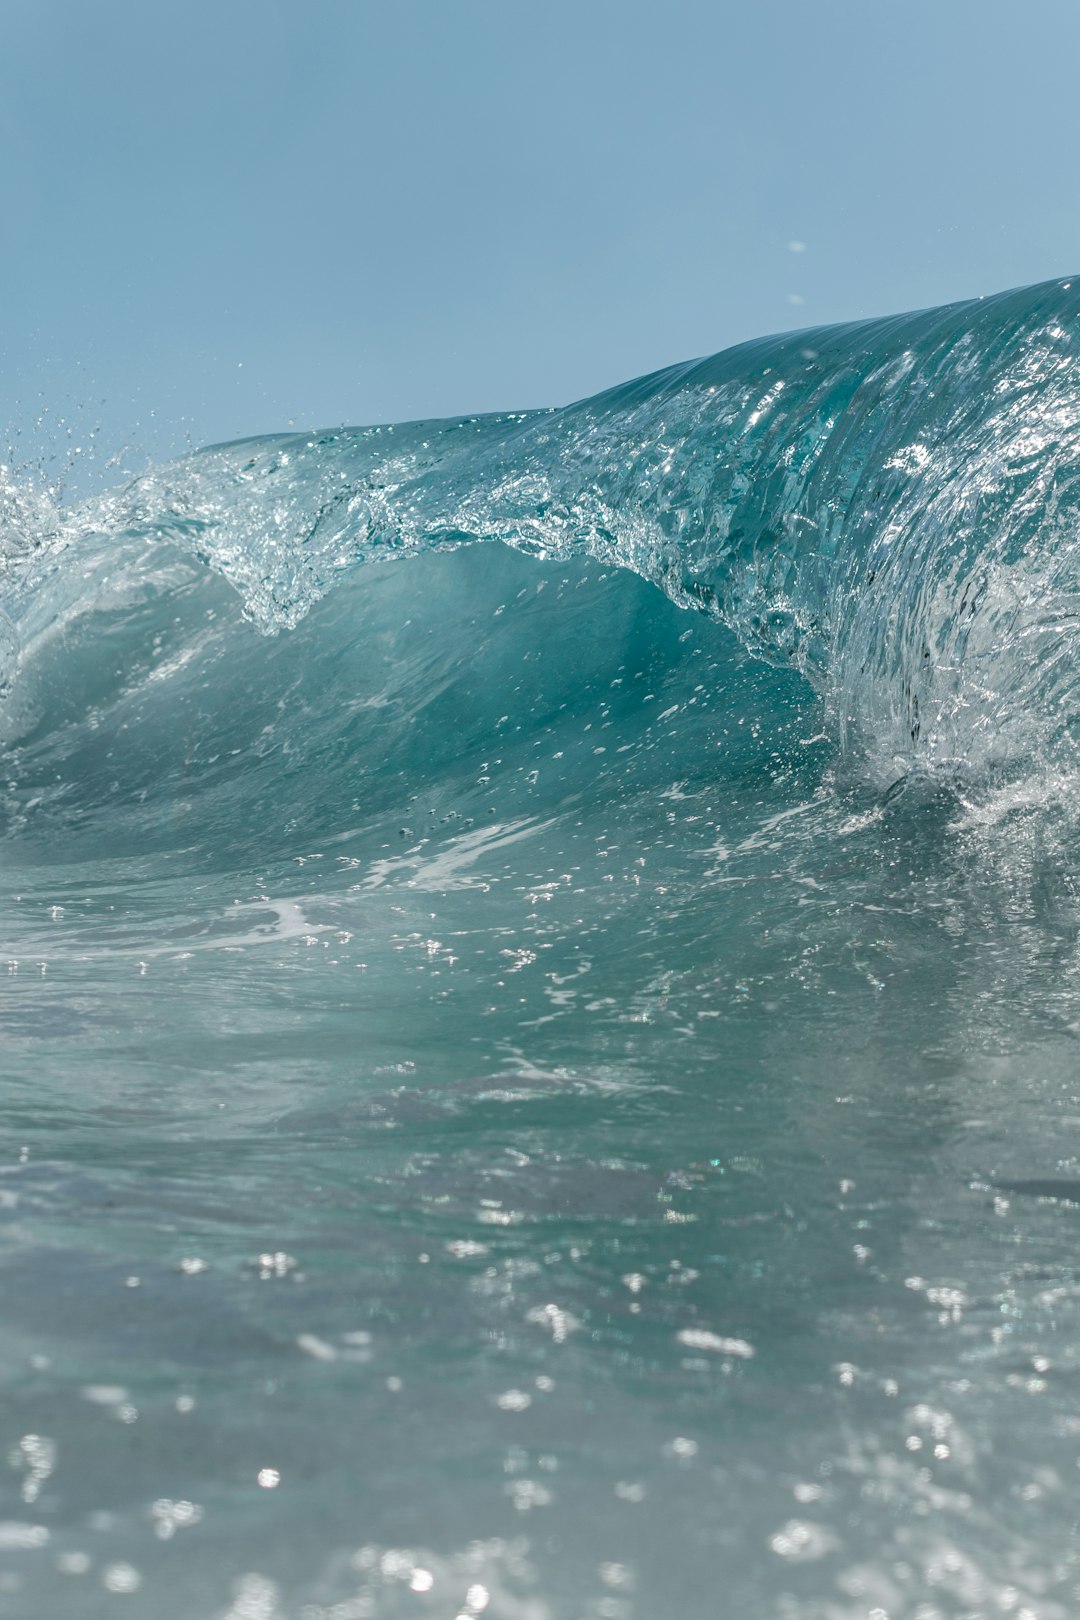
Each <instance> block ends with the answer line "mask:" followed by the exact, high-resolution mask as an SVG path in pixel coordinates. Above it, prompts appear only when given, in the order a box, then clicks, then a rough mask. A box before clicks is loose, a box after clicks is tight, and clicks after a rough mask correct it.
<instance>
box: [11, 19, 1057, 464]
mask: <svg viewBox="0 0 1080 1620" xmlns="http://www.w3.org/2000/svg"><path fill="white" fill-rule="evenodd" d="M0 28H2V38H3V49H2V51H0V150H2V151H3V154H4V164H3V187H4V191H3V203H2V205H0V435H2V436H0V459H8V460H15V461H20V460H21V461H23V462H31V463H32V462H34V460H35V458H36V459H37V460H38V461H40V462H42V464H43V465H44V464H45V463H46V462H48V459H49V458H50V457H52V458H54V459H53V461H52V462H51V463H49V465H50V467H51V469H52V472H51V474H50V476H51V475H52V474H53V473H55V470H56V467H57V466H58V465H59V464H60V463H62V462H64V461H65V460H75V459H76V458H75V450H76V449H77V450H78V452H79V454H80V455H82V456H83V457H84V461H85V463H87V464H88V463H89V462H90V461H91V458H92V457H96V460H95V461H94V470H93V473H92V474H87V475H86V476H88V477H91V476H92V477H96V478H98V479H99V480H101V481H108V478H109V477H110V476H111V477H113V478H114V479H115V477H117V476H118V473H117V472H115V471H113V470H112V469H111V468H109V467H108V465H107V463H108V462H109V458H110V456H111V455H112V454H113V453H114V452H115V453H116V455H117V466H122V468H123V469H126V468H127V467H128V464H129V463H131V462H133V461H138V460H139V459H140V458H141V460H142V462H145V460H146V459H147V458H150V457H156V456H161V455H165V454H171V453H176V452H178V451H182V450H183V449H184V448H185V446H186V445H189V444H199V443H204V442H211V441H215V440H221V439H227V438H235V437H240V436H245V435H248V434H256V433H265V432H271V431H275V430H278V429H284V428H287V427H288V426H289V425H290V424H293V425H295V426H297V427H301V428H306V427H311V426H334V425H337V424H340V423H343V422H348V423H364V422H381V421H401V420H409V419H415V418H419V417H430V416H444V415H452V414H459V413H464V414H468V413H472V412H479V411H486V410H497V409H504V408H505V409H510V408H521V407H525V406H534V405H546V404H561V403H564V402H567V401H569V400H572V399H575V398H580V397H582V396H584V395H586V394H589V393H592V392H595V391H596V390H598V389H600V388H603V387H606V386H608V385H610V384H613V383H615V382H619V381H622V380H625V379H627V378H629V377H632V376H635V375H639V374H641V373H643V372H647V371H649V370H652V369H655V368H656V367H659V366H662V365H666V364H668V363H670V362H672V361H676V360H680V359H685V358H688V357H690V356H693V355H699V354H706V353H711V352H713V351H715V350H718V349H721V348H724V347H726V346H727V345H729V344H731V343H735V342H738V341H740V340H742V339H744V338H748V337H753V336H757V335H760V334H762V333H766V332H773V331H780V330H783V329H785V328H791V327H803V326H810V325H816V324H819V323H823V322H830V321H839V320H848V319H852V318H857V317H860V316H864V315H874V314H882V313H887V312H889V311H895V310H900V309H909V308H920V307H923V306H926V305H930V304H936V303H942V302H946V301H949V300H952V299H958V298H964V297H971V296H974V295H977V294H979V293H983V292H993V291H997V290H1000V289H1001V288H1004V287H1008V286H1015V285H1019V284H1021V283H1025V282H1033V281H1040V280H1044V279H1047V278H1049V277H1051V276H1058V275H1064V274H1069V273H1072V272H1076V271H1078V270H1080V241H1078V236H1080V208H1078V203H1080V163H1078V161H1077V141H1076V132H1075V125H1076V89H1075V74H1076V63H1077V60H1078V59H1080V5H1078V4H1077V3H1076V0H1023V3H1021V0H814V3H809V0H664V3H663V4H660V3H658V0H657V3H654V0H303V3H299V0H213V3H208V0H184V4H182V5H177V4H170V3H167V0H152V3H151V0H93V4H88V3H86V0H0ZM95 430H97V431H96V435H95ZM5 446H9V447H10V455H7V456H5V450H4V447H5ZM76 481H77V480H76Z"/></svg>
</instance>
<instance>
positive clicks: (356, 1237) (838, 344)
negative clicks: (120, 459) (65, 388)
mask: <svg viewBox="0 0 1080 1620" xmlns="http://www.w3.org/2000/svg"><path fill="white" fill-rule="evenodd" d="M1078 317H1080V296H1078V289H1077V288H1075V287H1074V286H1073V285H1072V284H1070V283H1067V282H1054V283H1048V284H1046V285H1045V286H1042V287H1037V288H1034V289H1028V290H1026V291H1024V292H1021V293H1013V294H1008V295H1005V296H1003V297H1001V298H996V299H986V300H982V301H980V302H978V303H974V304H967V305H962V306H955V307H953V308H951V309H948V310H943V311H933V312H930V313H924V314H920V315H915V316H909V317H904V318H902V319H894V320H889V321H882V322H871V323H862V324H860V325H857V326H852V327H845V328H840V329H833V330H830V331H822V332H810V333H802V334H796V335H793V336H792V335H789V336H787V337H784V338H778V339H769V340H764V341H762V342H760V343H755V344H749V345H744V346H743V347H742V348H740V349H737V350H734V351H731V352H729V353H727V354H725V355H721V356H719V357H717V358H715V359H712V360H708V361H702V362H696V363H694V364H692V365H688V366H682V367H675V368H673V369H672V370H670V371H668V372H663V373H660V374H658V375H657V376H655V377H651V378H646V379H644V380H642V381H639V382H636V383H632V384H629V385H627V386H626V387H624V388H620V389H616V390H613V391H612V392H611V393H609V394H606V395H602V396H599V397H598V398H596V399H594V400H589V401H586V402H584V403H582V404H579V405H576V406H573V407H570V408H568V409H565V410H559V411H552V412H529V413H519V414H511V415H507V416H500V417H485V418H477V419H468V420H464V421H460V422H439V423H424V424H413V425H409V426H406V427H401V428H384V429H365V430H360V429H358V430H349V431H339V432H332V433H326V434H321V435H312V434H307V435H304V434H302V435H288V436H283V437H280V438H272V439H261V440H254V441H249V442H245V443H242V444H237V445H227V446H223V447H218V448H213V449H210V450H207V451H203V452H200V453H199V454H197V455H194V456H191V457H189V458H187V459H185V460H183V461H180V462H177V463H173V464H171V465H169V466H166V467H163V468H159V469H156V470H155V471H153V472H151V473H150V474H148V475H146V476H145V477H143V478H141V479H139V480H137V481H135V482H134V483H132V484H130V485H129V486H128V487H126V488H124V489H122V490H119V491H113V492H110V493H108V494H106V495H99V496H95V497H93V498H90V499H88V500H86V501H84V502H83V503H82V504H81V505H79V506H75V507H66V508H61V507H58V506H56V505H55V504H54V503H53V502H52V501H51V500H50V499H48V497H47V496H46V495H44V494H42V493H41V492H40V491H36V490H34V489H32V488H31V487H29V486H26V485H23V484H20V483H19V482H18V481H17V480H15V479H14V478H10V477H9V478H8V480H7V482H6V483H5V484H4V485H3V493H2V497H0V500H2V513H3V518H2V521H3V532H4V551H5V563H4V568H5V590H4V607H5V613H4V618H3V621H2V637H0V639H2V641H3V645H4V695H3V701H2V708H0V726H2V732H3V749H4V761H3V764H4V768H3V772H2V773H0V776H2V780H0V838H2V845H0V848H2V865H0V907H2V920H3V940H2V951H0V969H2V972H0V1027H2V1043H0V1063H2V1067H3V1077H4V1087H3V1099H4V1145H3V1150H2V1163H0V1218H2V1221H3V1251H2V1252H3V1270H2V1272H0V1277H2V1283H3V1304H4V1309H3V1315H2V1318H0V1370H2V1375H3V1398H2V1407H0V1410H2V1421H3V1437H2V1438H3V1456H4V1457H5V1458H6V1464H5V1465H4V1470H3V1476H2V1478H3V1492H4V1502H3V1504H2V1506H0V1614H2V1615H3V1616H5V1617H7V1616H10V1617H12V1620H15V1617H18V1620H22V1617H24V1616H35V1617H36V1616H69V1615H70V1616H73V1617H75V1616H78V1617H80V1620H96V1617H98V1616H102V1617H105V1616H110V1617H111V1616H113V1615H126V1616H130V1617H132V1620H226V1617H227V1620H354V1617H355V1620H365V1617H376V1620H381V1617H383V1616H386V1617H395V1620H396V1617H398V1616H413V1615H415V1616H418V1617H422V1616H432V1617H435V1616H437V1617H439V1620H442V1617H447V1620H454V1617H455V1616H461V1615H465V1616H479V1615H481V1614H483V1615H486V1616H494V1617H498V1620H639V1617H640V1620H645V1617H650V1620H651V1617H653V1616H658V1615H665V1616H667V1615H677V1616H680V1617H682V1616H685V1617H688V1620H697V1617H698V1616H701V1617H706V1616H710V1617H711V1616H714V1615H721V1616H725V1617H726V1616H732V1617H736V1620H743V1617H746V1620H766V1617H769V1620H771V1617H774V1616H775V1617H777V1620H882V1617H885V1620H944V1617H949V1620H953V1617H956V1620H959V1617H961V1616H964V1617H968V1620H973V1617H980V1620H982V1617H989V1616H998V1615H1011V1616H1016V1617H1024V1620H1031V1617H1032V1616H1034V1617H1036V1620H1067V1617H1068V1616H1071V1615H1073V1614H1075V1613H1076V1612H1077V1610H1078V1608H1080V1543H1078V1534H1077V1529H1076V1501H1077V1490H1078V1486H1080V1480H1078V1475H1077V1466H1078V1462H1080V1413H1078V1409H1077V1405H1076V1389H1077V1383H1078V1379H1080V1279H1078V1268H1077V1260H1076V1243H1077V1238H1078V1235H1080V1081H1078V1062H1077V1059H1078V1050H1080V1049H1078V1045H1077V1038H1078V1035H1080V950H1078V946H1080V885H1078V877H1077V865H1076V858H1075V850H1076V847H1077V833H1078V828H1077V814H1076V806H1077V803H1078V802H1080V794H1078V790H1080V771H1078V767H1080V761H1078V757H1077V749H1078V743H1080V738H1078V735H1077V728H1078V722H1080V695H1078V693H1077V689H1076V688H1077V681H1076V675H1075V670H1076V667H1077V650H1078V647H1080V613H1078V604H1080V558H1078V555H1077V532H1078V531H1077V515H1078V506H1080V377H1078V371H1077V343H1078V334H1080V323H1078ZM365 564H366V565H368V566H362V565H365Z"/></svg>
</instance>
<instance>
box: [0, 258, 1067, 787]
mask: <svg viewBox="0 0 1080 1620" xmlns="http://www.w3.org/2000/svg"><path fill="white" fill-rule="evenodd" d="M1078 317H1080V284H1074V283H1073V282H1071V281H1069V280H1064V281H1053V282H1047V283H1045V284H1043V285H1041V286H1039V287H1035V288H1032V289H1027V290H1023V291H1020V292H1012V293H1007V294H1002V295H1000V296H998V297H994V298H985V299H979V300H976V301H972V302H968V303H963V304H957V305H953V306H950V307H948V308H946V309H941V310H933V311H929V312H925V313H921V314H916V315H910V316H903V317H894V318H890V319H886V320H878V321H864V322H860V323H857V324H854V325H849V326H842V327H836V328H829V329H825V330H819V331H808V332H802V333H796V334H787V335H785V336H783V337H779V338H772V339H764V340H760V341H757V342H753V343H748V344H743V345H741V346H740V347H738V348H736V349H733V350H729V351H727V352H726V353H724V354H721V355H718V356H715V357H713V358H711V359H707V360H701V361H694V362H690V363H687V364H685V365H679V366H674V367H671V368H669V369H667V370H665V371H662V372H658V373H656V374H654V375H652V376H650V377H646V378H643V379H640V380H638V381H636V382H632V383H629V384H626V385H623V386H621V387H618V388H615V389H612V390H610V391H608V392H606V393H604V394H600V395H597V396H596V397H595V398H592V399H589V400H585V401H582V402H580V403H578V404H575V405H572V406H569V407H566V408H564V409H561V410H552V411H533V412H520V413H508V414H503V415H494V416H486V417H474V418H467V419H463V420H451V421H444V422H430V423H413V424H408V425H405V426H398V427H381V428H380V427H376V428H364V429H343V430H339V431H333V432H325V433H318V434H289V435H278V436H273V437H269V438H262V439H257V440H247V441H241V442H238V443H234V444H228V445H223V446H217V447H212V448H210V449H207V450H204V451H201V452H198V453H197V454H195V455H192V456H190V457H186V458H184V459H183V460H181V461H179V462H175V463H171V464H169V465H167V466H164V467H161V468H157V469H155V470H153V471H151V472H149V473H148V474H146V475H145V476H143V477H141V478H139V479H136V480H135V481H134V482H133V483H131V484H129V485H128V486H127V487H125V488H123V489H121V490H119V491H112V492H109V493H106V494H103V495H100V496H97V497H94V498H93V499H91V500H89V501H86V502H85V503H83V504H81V505H79V506H77V507H74V508H69V509H57V508H54V507H51V506H50V505H49V503H48V502H46V501H45V500H44V499H43V498H42V497H40V496H39V497H36V498H33V499H32V498H31V497H30V495H29V494H28V493H27V491H26V490H25V489H19V488H18V487H16V486H15V485H13V484H12V482H11V480H10V479H9V480H8V482H7V484H6V485H5V493H4V496H3V501H2V503H0V520H2V526H3V527H2V532H3V535H4V552H5V562H6V580H5V607H6V619H5V621H4V623H3V625H2V627H0V628H2V630H3V637H4V639H5V640H6V642H7V643H8V660H7V662H8V666H9V676H8V679H9V682H11V681H12V680H13V679H14V676H13V671H12V666H14V665H15V664H16V663H17V662H18V660H19V658H20V656H21V657H22V659H23V660H24V661H25V660H26V659H27V656H28V653H32V650H33V648H34V647H35V646H38V645H40V644H41V643H42V642H43V641H48V640H50V639H52V638H54V637H55V634H56V631H57V630H58V629H60V628H63V627H65V626H67V625H68V624H70V622H71V621H72V619H73V618H78V617H82V616H84V615H85V613H86V611H87V609H88V607H91V608H93V609H94V610H95V611H96V610H101V609H102V608H103V607H104V608H105V609H108V608H109V607H111V606H112V605H115V602H116V600H117V599H118V597H123V598H124V599H132V598H140V599H141V598H142V597H143V596H145V593H146V592H147V590H151V589H152V590H161V589H163V588H165V587H168V588H169V589H171V588H173V585H175V586H176V588H177V589H179V590H181V591H182V592H184V591H187V590H188V589H189V584H188V583H184V584H183V585H179V584H177V583H176V580H177V570H178V569H179V571H180V573H183V572H184V570H183V566H182V563H181V562H180V561H179V559H180V558H183V557H187V558H194V559H196V560H197V561H198V562H199V563H200V564H202V565H207V566H208V567H209V569H210V570H211V572H212V573H213V574H214V575H217V576H220V578H222V579H224V580H225V581H227V582H228V584H229V585H231V586H232V587H233V588H234V589H235V590H236V591H237V592H238V593H239V595H240V598H241V601H242V603H243V610H244V613H245V614H246V615H247V616H248V617H249V618H250V619H251V620H252V621H253V622H254V623H255V624H257V625H258V626H259V627H260V628H261V629H263V630H265V631H277V630H280V629H288V628H290V627H293V626H295V625H296V624H297V623H298V622H299V621H300V620H301V619H302V618H303V616H304V615H305V614H306V613H307V612H309V610H310V608H311V606H312V605H313V603H315V602H316V601H317V600H319V599H320V598H321V597H323V596H325V595H326V594H327V593H328V592H330V591H331V590H332V589H334V588H335V587H336V586H339V585H341V584H342V583H343V582H344V581H345V580H347V579H348V578H349V577H350V576H351V575H352V574H353V572H354V571H355V570H356V569H357V567H358V566H359V565H361V564H363V563H366V562H371V561H373V560H377V559H382V558H387V557H399V556H403V555H415V554H417V553H430V552H433V551H439V550H445V549H448V548H455V547H459V546H461V545H463V544H466V543H469V542H477V541H491V540H499V541H502V542H505V543H506V544H508V545H509V546H512V547H514V548H517V549H518V550H521V551H523V552H526V553H529V554H531V555H533V556H535V557H537V558H541V559H564V560H565V559H570V558H574V557H580V556H588V557H591V558H593V559H597V560H599V561H601V562H603V563H605V564H608V565H614V566H616V567H619V568H623V569H628V570H632V571H633V572H635V573H638V574H640V575H642V576H644V577H645V578H646V579H648V580H649V581H651V582H652V583H653V584H655V585H657V586H659V587H660V588H661V589H662V590H663V591H664V592H665V593H666V594H667V595H668V596H669V597H671V598H672V599H673V600H674V601H675V602H677V603H678V604H679V605H681V606H684V607H694V608H697V609H700V610H702V611H703V612H705V613H706V614H708V615H710V616H712V617H715V618H718V619H720V620H722V621H723V622H724V623H726V624H727V625H729V626H730V627H732V628H733V629H734V630H735V632H736V633H737V634H738V636H739V637H740V639H741V640H742V641H743V643H744V645H746V646H747V647H748V648H750V649H751V650H753V651H754V652H755V653H757V654H759V655H761V656H763V657H765V658H767V659H770V660H774V661H786V662H790V663H792V664H794V665H795V666H796V667H797V668H798V669H799V670H800V671H802V672H803V673H804V674H805V675H807V676H808V677H809V678H810V679H811V681H812V682H813V683H814V684H815V686H816V687H817V689H818V690H819V692H820V693H821V694H822V696H823V698H824V700H825V703H826V706H827V709H828V713H829V716H830V719H831V724H832V726H833V729H834V731H835V733H836V735H837V737H838V739H839V741H840V743H841V745H842V747H843V748H844V749H845V750H846V751H847V752H848V753H849V754H851V755H857V756H859V757H860V758H861V759H862V760H863V762H864V763H865V764H866V765H868V767H869V769H870V770H871V772H872V773H873V774H874V775H875V776H876V778H877V779H879V780H880V781H881V782H882V784H883V785H887V784H888V783H889V782H890V781H894V780H896V779H897V778H898V777H905V776H907V775H908V774H910V773H912V772H915V773H918V772H919V771H930V772H931V773H942V772H943V773H945V774H949V773H960V774H964V773H976V774H979V773H986V772H987V771H995V770H998V771H1000V769H1001V768H1002V767H1003V766H1004V767H1006V768H1008V769H1011V768H1013V767H1014V766H1015V765H1016V763H1017V762H1018V761H1022V762H1025V763H1030V761H1031V760H1032V759H1033V758H1037V759H1038V760H1039V761H1041V762H1042V763H1044V764H1045V763H1046V762H1047V761H1053V762H1054V764H1055V766H1056V767H1060V766H1061V765H1062V763H1063V761H1064V762H1068V763H1070V764H1071V762H1072V759H1073V755H1074V752H1075V746H1076V735H1075V734H1076V721H1077V714H1076V700H1075V677H1074V674H1073V670H1074V668H1075V666H1076V661H1077V660H1076V649H1077V637H1078V624H1080V618H1078V614H1080V575H1078V570H1077V512H1078V506H1080V410H1078V405H1080V385H1078V378H1077V368H1076V358H1077V341H1078V336H1077V335H1078V332H1080V327H1078V324H1077V322H1078ZM162 558H165V559H167V560H166V561H164V562H163V561H162ZM184 578H185V581H186V580H187V576H186V574H185V575H184ZM16 648H20V649H21V653H17V652H16V650H15V649H16Z"/></svg>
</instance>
